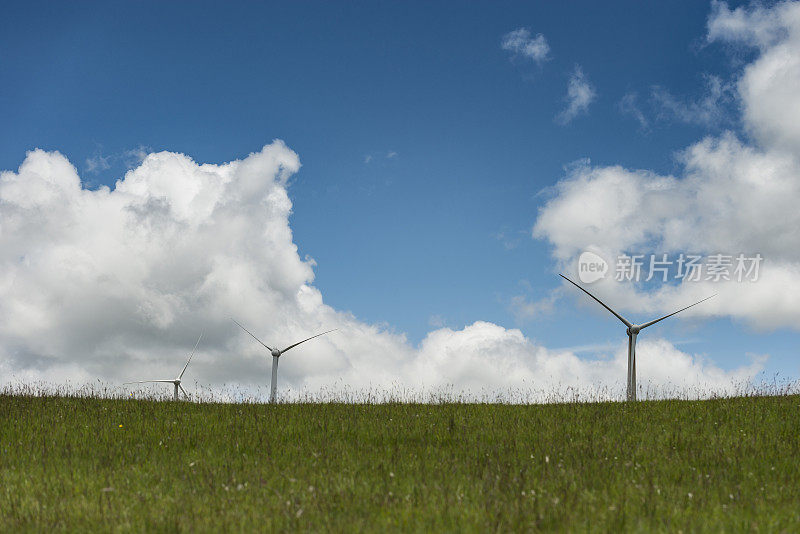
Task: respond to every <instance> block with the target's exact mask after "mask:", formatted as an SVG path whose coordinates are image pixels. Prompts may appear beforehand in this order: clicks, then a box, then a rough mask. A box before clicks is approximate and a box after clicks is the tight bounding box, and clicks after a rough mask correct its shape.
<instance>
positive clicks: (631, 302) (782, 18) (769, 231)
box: [533, 3, 800, 329]
mask: <svg viewBox="0 0 800 534" xmlns="http://www.w3.org/2000/svg"><path fill="white" fill-rule="evenodd" d="M708 27H709V35H708V37H709V40H711V41H720V40H722V41H731V40H736V41H737V42H744V43H747V44H749V45H753V46H757V47H758V55H757V57H756V58H755V59H754V60H753V61H752V63H750V64H749V65H747V66H746V67H745V68H744V70H743V72H742V74H741V76H740V77H739V79H738V81H737V83H736V88H737V92H738V99H739V100H740V102H741V104H740V105H741V111H742V116H743V121H744V124H745V128H746V130H747V131H749V132H751V133H752V134H753V137H752V142H749V141H745V140H742V139H740V138H739V136H737V135H736V134H735V133H732V132H724V133H723V134H721V135H719V136H716V137H707V138H705V139H703V140H701V141H699V142H697V143H696V144H694V145H692V146H690V147H688V148H687V149H686V150H685V151H684V152H683V155H682V163H683V165H682V169H681V172H680V173H679V175H678V176H664V175H658V174H656V173H653V172H649V171H644V170H632V169H626V168H624V167H623V166H603V167H592V166H591V165H588V164H587V165H579V166H576V167H575V168H573V169H572V171H571V172H570V174H569V175H568V176H566V177H565V178H564V179H563V180H562V181H561V182H560V183H559V184H558V185H557V186H556V188H555V191H554V196H553V197H552V198H551V199H550V200H549V201H548V202H547V203H546V204H545V205H544V206H543V208H542V209H541V211H540V213H539V216H538V218H537V221H536V223H535V225H534V228H533V235H534V237H536V238H540V239H546V240H549V241H550V242H551V244H552V245H553V255H554V257H555V259H556V260H557V265H558V267H559V268H561V269H569V268H570V267H573V268H574V261H575V258H576V257H577V255H578V254H580V252H581V251H582V250H585V249H593V250H595V251H598V252H599V253H601V254H603V255H604V256H605V257H607V258H615V257H616V256H617V255H618V254H621V253H626V252H641V253H648V252H651V251H657V252H673V253H679V252H701V253H705V254H714V253H724V254H737V253H747V254H754V253H760V254H762V255H763V257H764V262H763V266H762V269H761V273H760V278H759V280H758V281H757V282H753V283H737V282H736V281H723V282H719V283H712V282H698V283H693V282H685V283H682V284H681V285H679V286H674V285H665V286H663V287H661V288H657V289H655V290H652V291H649V292H645V291H641V290H638V289H637V288H636V287H633V286H631V285H630V284H625V285H621V284H620V283H617V282H615V281H614V280H611V279H609V280H605V281H603V282H600V283H598V284H597V286H596V289H597V292H598V293H600V294H601V295H602V296H606V297H611V295H612V294H613V295H614V298H615V299H616V301H617V302H618V303H619V304H620V305H621V306H622V307H624V308H626V309H628V310H634V311H642V312H644V311H647V312H653V313H660V312H665V313H666V312H668V311H673V310H674V309H677V308H678V307H681V305H685V304H686V303H689V302H693V301H694V300H698V299H699V298H701V297H703V296H705V295H708V294H711V293H714V292H718V293H719V296H718V297H717V298H715V299H712V300H711V301H709V302H708V303H704V304H703V305H702V306H698V307H696V308H692V310H689V311H688V312H686V313H692V314H695V315H698V316H701V315H706V316H728V317H733V318H735V319H740V320H742V321H745V322H747V323H749V324H751V325H754V326H756V327H758V328H763V329H773V328H780V327H787V328H793V329H797V328H798V326H797V325H798V324H800V300H798V299H797V298H794V297H792V295H800V233H798V231H797V229H798V228H800V211H798V209H797V205H798V203H799V202H800V161H798V157H797V154H798V153H800V152H799V151H798V149H800V126H799V125H800V93H798V92H797V91H796V88H797V87H798V84H800V59H798V58H800V4H797V3H783V4H778V5H777V6H775V7H774V8H770V9H767V8H761V7H754V8H751V9H749V10H744V9H741V8H738V9H736V10H733V11H731V10H729V9H728V7H727V6H726V5H725V4H721V3H715V4H714V7H713V10H712V14H711V16H710V19H709V24H708Z"/></svg>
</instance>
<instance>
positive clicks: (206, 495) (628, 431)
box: [0, 395, 800, 532]
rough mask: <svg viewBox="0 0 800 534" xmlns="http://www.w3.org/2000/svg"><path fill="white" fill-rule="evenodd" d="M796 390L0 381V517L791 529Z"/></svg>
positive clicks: (80, 526)
mask: <svg viewBox="0 0 800 534" xmlns="http://www.w3.org/2000/svg"><path fill="white" fill-rule="evenodd" d="M798 503H800V397H798V396H793V395H789V396H779V397H753V398H732V399H719V400H709V401H684V400H681V401H648V402H640V403H594V404H578V403H568V404H554V405H534V406H513V405H503V404H499V405H488V404H458V403H456V404H438V405H425V404H377V405H369V404H280V405H276V406H269V405H255V404H241V405H237V404H193V403H186V402H180V403H173V402H157V401H142V400H103V399H81V398H67V397H31V396H19V395H3V396H0V531H2V532H19V531H28V530H37V531H41V530H45V529H47V530H50V529H56V530H68V531H136V532H141V531H144V530H147V531H169V532H197V531H209V530H211V531H233V532H236V531H243V532H252V531H256V530H257V531H278V530H284V531H295V530H311V531H347V532H351V531H362V530H367V531H386V530H403V531H432V530H435V531H449V532H460V531H473V532H487V531H503V532H507V531H535V530H540V529H541V530H564V531H572V532H574V531H601V532H618V531H665V532H677V531H686V532H693V531H706V532H740V531H749V530H752V531H759V532H778V531H786V532H797V531H798V530H800V504H798Z"/></svg>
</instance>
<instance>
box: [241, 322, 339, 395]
mask: <svg viewBox="0 0 800 534" xmlns="http://www.w3.org/2000/svg"><path fill="white" fill-rule="evenodd" d="M231 321H233V322H234V323H236V324H237V325H239V328H241V329H242V330H244V331H245V332H247V333H248V334H250V335H251V336H252V337H253V339H255V340H256V341H258V342H259V343H261V344H262V345H264V348H266V349H267V350H268V351H269V352H270V354H272V384H271V386H270V391H269V402H275V399H276V397H277V395H278V358H280V357H281V355H282V354H283V353H284V352H286V351H287V350H289V349H293V348H294V347H296V346H297V345H299V344H300V343H305V342H306V341H308V340H309V339H314V338H315V337H319V336H324V335H325V334H328V333H330V332H333V331H334V330H338V328H334V329H333V330H328V331H327V332H323V333H321V334H317V335H316V336H311V337H309V338H307V339H304V340H303V341H298V342H297V343H295V344H294V345H289V346H288V347H286V348H285V349H283V350H279V349H276V348H270V347H267V345H266V344H265V343H264V342H263V341H261V340H260V339H258V338H257V337H256V336H254V335H253V333H252V332H250V330H248V329H247V328H245V327H243V326H242V325H241V324H239V321H237V320H236V319H231Z"/></svg>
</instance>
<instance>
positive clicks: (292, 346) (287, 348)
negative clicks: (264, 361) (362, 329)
mask: <svg viewBox="0 0 800 534" xmlns="http://www.w3.org/2000/svg"><path fill="white" fill-rule="evenodd" d="M334 330H339V329H338V328H334V329H333V330H328V331H327V332H323V333H321V334H317V335H316V336H311V337H310V338H308V339H304V340H303V341H298V342H297V343H295V344H294V345H289V346H288V347H286V348H285V349H283V350H282V351H281V354H283V353H284V352H286V351H287V350H289V349H291V348H294V347H296V346H297V345H299V344H300V343H305V342H306V341H308V340H309V339H314V338H315V337H319V336H324V335H325V334H329V333H331V332H333V331H334Z"/></svg>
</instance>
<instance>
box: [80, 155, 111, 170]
mask: <svg viewBox="0 0 800 534" xmlns="http://www.w3.org/2000/svg"><path fill="white" fill-rule="evenodd" d="M110 159H111V157H110V156H102V155H100V154H97V155H94V156H92V157H90V158H86V172H88V173H91V174H97V173H99V172H102V171H105V170H108V169H110V168H111V164H110V163H109V160H110Z"/></svg>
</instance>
